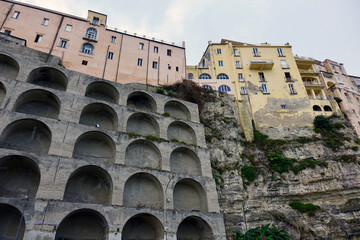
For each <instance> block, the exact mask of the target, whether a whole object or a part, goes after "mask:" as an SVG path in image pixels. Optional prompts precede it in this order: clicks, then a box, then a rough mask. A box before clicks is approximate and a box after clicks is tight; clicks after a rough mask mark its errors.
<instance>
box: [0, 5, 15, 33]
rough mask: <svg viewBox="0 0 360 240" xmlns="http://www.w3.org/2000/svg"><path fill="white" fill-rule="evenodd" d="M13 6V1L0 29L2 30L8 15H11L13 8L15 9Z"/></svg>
mask: <svg viewBox="0 0 360 240" xmlns="http://www.w3.org/2000/svg"><path fill="white" fill-rule="evenodd" d="M13 7H14V4H13V3H11V7H10V9H9V11H8V12H7V13H6V16H5V19H4V22H3V23H2V24H1V26H0V31H1V29H2V27H3V26H4V24H5V22H6V20H7V18H8V16H9V14H10V12H11V10H12V9H13Z"/></svg>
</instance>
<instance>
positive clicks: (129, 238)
mask: <svg viewBox="0 0 360 240" xmlns="http://www.w3.org/2000/svg"><path fill="white" fill-rule="evenodd" d="M163 238H164V227H163V225H162V224H161V222H160V221H159V219H157V218H156V217H154V216H152V215H150V214H147V213H142V214H138V215H135V216H134V217H132V218H130V219H129V220H128V221H127V222H126V224H125V226H124V228H123V231H122V237H121V239H122V240H134V239H136V240H148V239H154V240H162V239H163Z"/></svg>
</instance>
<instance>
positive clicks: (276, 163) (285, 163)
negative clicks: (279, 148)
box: [267, 152, 295, 173]
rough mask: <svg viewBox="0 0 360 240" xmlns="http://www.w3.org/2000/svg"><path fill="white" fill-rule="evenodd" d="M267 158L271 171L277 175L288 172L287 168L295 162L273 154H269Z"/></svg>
mask: <svg viewBox="0 0 360 240" xmlns="http://www.w3.org/2000/svg"><path fill="white" fill-rule="evenodd" d="M267 158H268V160H269V161H270V167H271V169H272V170H273V171H275V172H278V173H283V172H289V168H290V167H291V166H292V165H293V163H294V161H295V159H293V158H287V157H284V156H282V155H280V154H278V153H275V152H270V153H269V154H268V155H267Z"/></svg>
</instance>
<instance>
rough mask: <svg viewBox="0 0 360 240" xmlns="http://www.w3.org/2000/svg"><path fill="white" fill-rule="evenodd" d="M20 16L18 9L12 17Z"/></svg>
mask: <svg viewBox="0 0 360 240" xmlns="http://www.w3.org/2000/svg"><path fill="white" fill-rule="evenodd" d="M19 16H20V12H19V11H14V13H13V15H12V18H14V19H18V17H19Z"/></svg>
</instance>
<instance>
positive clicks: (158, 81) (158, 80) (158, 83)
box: [157, 56, 160, 85]
mask: <svg viewBox="0 0 360 240" xmlns="http://www.w3.org/2000/svg"><path fill="white" fill-rule="evenodd" d="M157 77H158V79H157V85H160V56H159V57H158V76H157Z"/></svg>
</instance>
